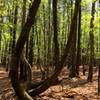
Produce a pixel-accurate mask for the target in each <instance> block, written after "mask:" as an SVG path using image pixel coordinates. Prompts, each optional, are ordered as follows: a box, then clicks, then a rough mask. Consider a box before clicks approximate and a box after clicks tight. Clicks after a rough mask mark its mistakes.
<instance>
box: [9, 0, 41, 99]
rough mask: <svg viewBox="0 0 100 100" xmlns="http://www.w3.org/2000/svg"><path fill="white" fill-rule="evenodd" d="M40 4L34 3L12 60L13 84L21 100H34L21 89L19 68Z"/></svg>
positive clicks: (38, 0) (37, 1)
mask: <svg viewBox="0 0 100 100" xmlns="http://www.w3.org/2000/svg"><path fill="white" fill-rule="evenodd" d="M40 2H41V0H34V1H33V3H32V6H31V7H30V9H29V15H28V17H27V21H26V22H25V25H24V26H23V28H22V31H21V34H20V36H19V39H18V41H17V44H16V47H15V52H14V55H13V56H12V60H11V69H10V73H11V83H12V86H13V88H14V90H15V93H16V95H17V96H18V98H19V100H33V99H32V98H31V97H30V96H29V95H28V93H27V92H26V91H25V90H24V89H23V88H22V87H21V85H20V83H19V81H18V66H19V60H20V57H21V54H22V51H23V49H24V44H25V42H26V40H27V38H28V36H29V32H30V29H31V27H32V25H33V24H34V22H35V16H36V13H37V10H38V8H39V4H40Z"/></svg>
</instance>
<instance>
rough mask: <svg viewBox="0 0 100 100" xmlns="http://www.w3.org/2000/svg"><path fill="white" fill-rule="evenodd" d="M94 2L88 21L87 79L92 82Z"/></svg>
mask: <svg viewBox="0 0 100 100" xmlns="http://www.w3.org/2000/svg"><path fill="white" fill-rule="evenodd" d="M95 2H96V1H94V2H93V3H92V10H91V22H90V32H89V36H90V63H89V73H88V81H89V82H92V77H93V66H94V34H93V32H94V23H93V22H94V16H95Z"/></svg>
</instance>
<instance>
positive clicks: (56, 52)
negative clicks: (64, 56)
mask: <svg viewBox="0 0 100 100" xmlns="http://www.w3.org/2000/svg"><path fill="white" fill-rule="evenodd" d="M52 5H53V30H54V38H53V41H54V66H55V68H56V67H57V66H58V63H59V43H58V30H57V0H53V4H52Z"/></svg>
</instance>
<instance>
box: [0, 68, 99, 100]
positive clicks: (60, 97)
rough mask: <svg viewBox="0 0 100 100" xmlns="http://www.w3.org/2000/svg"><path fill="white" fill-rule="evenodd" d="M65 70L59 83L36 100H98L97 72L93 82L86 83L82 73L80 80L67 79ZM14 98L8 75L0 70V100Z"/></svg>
mask: <svg viewBox="0 0 100 100" xmlns="http://www.w3.org/2000/svg"><path fill="white" fill-rule="evenodd" d="M65 70H66V69H64V70H63V71H62V73H61V75H60V77H59V79H60V80H61V83H60V84H58V85H55V86H51V87H50V88H49V89H47V90H46V91H45V92H44V93H42V94H41V95H39V96H38V97H37V100H100V96H98V94H97V84H98V83H97V72H95V73H94V77H93V82H92V83H88V82H87V81H86V76H83V75H82V73H80V78H73V79H69V78H68V77H67V75H66V74H67V73H66V72H65ZM34 76H35V75H34ZM35 78H36V77H34V79H35ZM15 97H16V96H15V94H14V90H13V89H12V87H11V84H10V79H9V78H8V73H7V72H6V71H5V69H4V68H0V100H16V99H15Z"/></svg>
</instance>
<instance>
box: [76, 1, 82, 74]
mask: <svg viewBox="0 0 100 100" xmlns="http://www.w3.org/2000/svg"><path fill="white" fill-rule="evenodd" d="M80 65H81V1H80V6H79V21H78V43H77V60H76V73H77V75H79V66H80Z"/></svg>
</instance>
